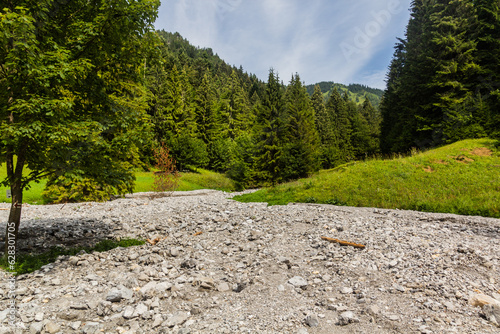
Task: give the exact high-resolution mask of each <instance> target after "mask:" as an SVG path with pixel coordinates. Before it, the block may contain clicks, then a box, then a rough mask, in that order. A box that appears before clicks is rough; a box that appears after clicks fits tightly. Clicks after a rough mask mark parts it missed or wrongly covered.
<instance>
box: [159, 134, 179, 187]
mask: <svg viewBox="0 0 500 334" xmlns="http://www.w3.org/2000/svg"><path fill="white" fill-rule="evenodd" d="M153 153H154V157H155V160H156V168H158V169H159V170H158V171H157V172H155V173H154V174H153V177H154V181H153V190H154V191H155V192H162V193H164V195H166V196H169V195H171V194H172V192H174V191H175V189H177V187H178V186H179V181H180V174H179V173H178V171H177V169H176V167H175V160H174V158H173V157H172V156H171V155H170V150H169V149H168V147H166V146H165V144H163V143H162V144H161V146H160V147H159V148H155V149H153Z"/></svg>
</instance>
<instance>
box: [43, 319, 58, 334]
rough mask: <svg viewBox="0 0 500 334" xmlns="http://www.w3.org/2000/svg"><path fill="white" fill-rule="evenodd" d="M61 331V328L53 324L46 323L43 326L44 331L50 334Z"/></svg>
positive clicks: (50, 322)
mask: <svg viewBox="0 0 500 334" xmlns="http://www.w3.org/2000/svg"><path fill="white" fill-rule="evenodd" d="M60 330H61V326H60V325H59V324H56V323H55V322H52V321H48V322H47V323H46V324H45V331H46V332H47V333H50V334H55V333H57V332H59V331H60Z"/></svg>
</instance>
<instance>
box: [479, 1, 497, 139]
mask: <svg viewBox="0 0 500 334" xmlns="http://www.w3.org/2000/svg"><path fill="white" fill-rule="evenodd" d="M473 4H474V7H475V11H476V17H477V20H476V22H475V24H474V30H473V32H472V37H473V38H475V39H477V45H476V53H475V58H476V59H477V62H478V64H479V66H480V67H481V69H480V72H479V75H478V77H477V78H476V91H475V92H476V97H477V100H478V102H479V103H478V104H476V107H477V109H478V117H482V122H481V125H482V126H483V127H484V128H485V129H486V132H487V133H488V134H489V135H490V136H492V137H495V138H500V4H499V3H498V1H496V0H476V1H474V2H473Z"/></svg>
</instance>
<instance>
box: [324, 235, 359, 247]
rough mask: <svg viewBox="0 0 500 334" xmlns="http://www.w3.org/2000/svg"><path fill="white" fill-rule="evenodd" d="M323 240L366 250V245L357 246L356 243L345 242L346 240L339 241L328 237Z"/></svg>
mask: <svg viewBox="0 0 500 334" xmlns="http://www.w3.org/2000/svg"><path fill="white" fill-rule="evenodd" d="M321 239H323V240H326V241H330V242H336V243H338V244H340V245H342V246H352V247H356V248H365V245H361V244H355V243H354V242H349V241H344V240H339V239H334V238H328V237H321Z"/></svg>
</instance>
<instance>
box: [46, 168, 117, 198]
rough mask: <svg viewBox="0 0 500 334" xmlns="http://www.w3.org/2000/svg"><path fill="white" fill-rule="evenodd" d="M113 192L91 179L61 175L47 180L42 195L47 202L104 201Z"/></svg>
mask: <svg viewBox="0 0 500 334" xmlns="http://www.w3.org/2000/svg"><path fill="white" fill-rule="evenodd" d="M113 192H114V189H113V187H111V186H101V185H99V184H98V183H97V182H96V181H94V180H92V179H89V178H76V177H69V176H64V175H62V176H59V177H57V178H52V179H49V181H47V184H46V186H45V190H44V191H43V192H42V197H43V198H44V200H45V201H46V202H48V203H76V202H104V201H107V200H109V198H110V196H111V195H112V194H113Z"/></svg>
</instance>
